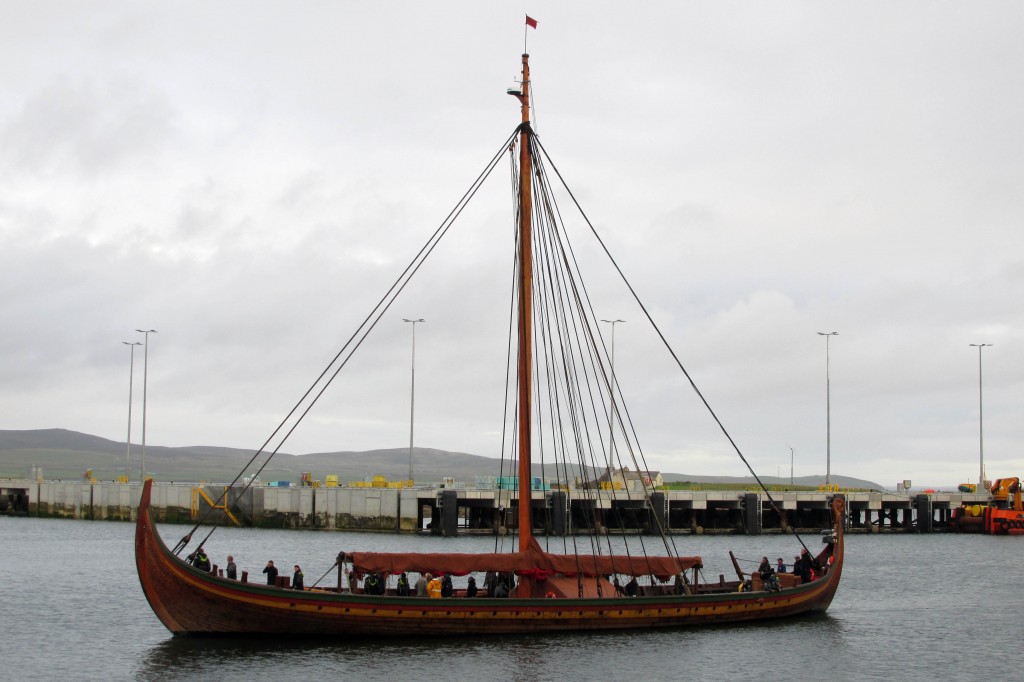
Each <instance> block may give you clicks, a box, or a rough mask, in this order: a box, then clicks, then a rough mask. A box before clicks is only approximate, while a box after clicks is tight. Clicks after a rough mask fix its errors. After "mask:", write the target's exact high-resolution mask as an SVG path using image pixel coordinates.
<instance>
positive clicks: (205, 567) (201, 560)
mask: <svg viewBox="0 0 1024 682" xmlns="http://www.w3.org/2000/svg"><path fill="white" fill-rule="evenodd" d="M189 559H191V560H192V565H193V566H195V567H196V568H198V569H199V570H200V571H206V572H207V573H209V572H210V568H211V566H210V557H208V556H206V550H205V549H203V548H202V547H200V548H199V549H197V550H196V551H195V553H194V554H192V555H190V556H189Z"/></svg>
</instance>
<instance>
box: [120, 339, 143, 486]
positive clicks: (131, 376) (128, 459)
mask: <svg viewBox="0 0 1024 682" xmlns="http://www.w3.org/2000/svg"><path fill="white" fill-rule="evenodd" d="M121 343H123V344H124V345H126V346H128V347H129V348H131V351H132V354H131V361H130V363H129V365H128V444H127V446H128V449H127V450H126V451H125V453H124V477H125V483H127V482H128V481H130V480H131V477H132V469H131V467H132V388H134V386H135V346H141V345H142V343H141V342H140V341H122V342H121Z"/></svg>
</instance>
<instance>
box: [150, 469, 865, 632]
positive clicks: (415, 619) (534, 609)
mask: <svg viewBox="0 0 1024 682" xmlns="http://www.w3.org/2000/svg"><path fill="white" fill-rule="evenodd" d="M151 487H152V481H147V482H146V485H145V487H144V489H143V493H142V501H141V502H140V504H139V515H138V522H137V525H136V532H135V561H136V565H137V568H138V573H139V581H140V582H141V583H142V590H143V592H144V593H145V595H146V599H147V600H148V601H149V604H150V606H151V607H152V608H153V611H154V612H155V613H156V615H157V617H158V618H159V619H160V621H161V622H162V623H163V624H164V625H165V626H166V627H167V628H168V629H169V630H170V631H171V632H173V633H174V634H180V635H220V634H260V635H305V636H310V635H317V636H331V635H344V636H346V637H351V636H353V635H470V634H473V635H479V634H483V633H492V634H511V633H534V632H573V631H585V630H608V629H631V628H652V627H671V626H685V625H702V624H712V623H735V622H741V621H754V620H767V619H776V618H784V617H789V616H796V615H799V614H805V613H813V612H822V611H825V610H826V609H827V608H828V606H829V604H830V603H831V601H832V597H833V595H834V594H835V591H836V588H837V587H838V585H839V578H840V575H841V573H842V569H843V518H844V504H845V503H844V501H843V499H842V498H836V501H835V502H834V504H833V512H834V518H835V533H836V540H835V542H834V543H833V544H832V545H830V546H828V547H827V548H826V549H825V550H824V551H823V552H822V554H821V555H819V560H820V561H822V562H823V563H826V562H827V560H828V558H829V556H831V558H832V561H833V563H832V566H831V568H830V569H829V571H828V572H827V573H826V574H825V576H824V577H822V578H820V579H818V580H816V581H814V582H811V583H808V584H806V585H800V586H797V587H791V588H787V589H784V590H782V591H780V592H729V593H719V594H696V595H662V596H656V597H634V598H629V597H606V598H595V599H562V598H560V599H517V598H510V599H487V598H474V599H465V598H462V599H459V598H449V599H425V598H415V597H396V596H390V595H389V596H375V595H363V594H349V593H337V592H332V591H320V590H305V591H294V590H286V589H280V588H274V587H267V586H264V585H256V584H252V583H239V582H236V581H233V580H226V579H223V578H217V577H214V576H212V575H210V574H208V573H203V572H201V571H198V570H196V569H195V568H193V567H191V566H189V565H187V564H186V563H185V562H184V561H182V560H181V559H178V558H177V557H176V556H174V555H173V554H172V553H171V551H170V550H169V549H168V548H167V546H166V545H165V544H164V542H163V541H162V540H161V539H160V537H159V535H158V534H157V533H156V530H155V528H154V525H153V522H152V520H151V518H150V514H149V502H150V491H151Z"/></svg>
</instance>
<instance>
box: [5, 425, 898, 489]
mask: <svg viewBox="0 0 1024 682" xmlns="http://www.w3.org/2000/svg"><path fill="white" fill-rule="evenodd" d="M125 450H126V446H125V443H123V442H117V441H112V440H107V439H106V438H100V437H98V436H91V435H89V434H85V433H78V432H76V431H68V430H66V429H39V430H33V431H13V430H0V478H25V477H27V476H29V471H30V469H31V467H33V466H36V467H42V470H43V476H44V477H45V478H48V479H56V478H63V479H80V478H82V476H83V474H84V473H85V472H86V470H91V471H92V475H93V477H95V478H96V479H98V480H107V481H111V480H114V479H116V478H117V477H118V476H120V475H122V474H124V469H125ZM141 455H142V446H141V445H139V444H138V443H132V452H131V467H132V473H131V478H132V480H138V477H139V465H140V463H141ZM252 455H253V451H252V450H243V449H239V448H220V447H210V446H190V447H183V448H169V447H162V446H158V445H148V444H147V445H146V470H147V471H148V472H149V475H151V476H153V477H154V478H155V479H157V480H160V481H206V482H212V483H227V482H230V481H231V480H233V479H234V478H235V476H236V475H237V474H238V472H239V471H241V470H242V467H243V466H245V464H246V462H248V461H249V459H250V458H251V457H252ZM265 457H266V456H265V455H261V456H260V457H259V459H258V460H257V462H256V464H254V465H253V466H251V467H247V468H246V473H253V472H255V471H256V469H257V468H258V467H259V465H261V464H262V463H263V462H264V461H265ZM505 466H506V471H505V472H504V475H510V472H509V471H507V467H508V463H507V462H506V463H505ZM500 467H501V463H500V462H499V461H498V460H496V459H494V458H492V457H481V456H479V455H470V454H466V453H462V452H448V451H446V450H436V449H433V448H415V449H414V450H413V472H414V475H415V479H416V481H417V482H420V483H430V482H437V481H440V480H442V479H443V478H444V477H446V476H452V477H454V478H455V479H456V480H458V481H464V482H469V483H472V482H473V481H474V479H475V477H476V476H498V475H501V474H502V472H501V471H500ZM306 471H308V472H310V473H312V474H313V478H314V479H316V480H320V481H323V480H324V479H325V477H326V476H327V474H334V475H336V476H338V480H339V481H341V482H343V483H344V482H348V481H361V480H364V478H365V477H367V476H372V475H378V476H386V477H387V478H388V479H389V480H393V481H396V480H401V479H404V478H406V476H407V475H408V473H409V449H408V448H388V449H383V450H369V451H363V452H351V451H342V452H318V453H312V454H307V455H291V454H286V453H278V454H277V455H275V456H274V458H273V460H271V464H270V465H269V466H268V467H267V468H266V469H264V470H263V472H262V473H261V474H260V479H261V480H263V481H275V480H284V481H292V482H293V483H296V482H298V481H299V478H300V476H301V474H302V472H306ZM534 475H537V476H539V475H540V468H539V467H534ZM663 477H664V479H665V481H666V482H669V481H690V482H693V483H733V484H735V485H736V487H738V488H742V487H745V486H747V485H749V484H752V483H753V482H754V480H753V478H751V477H729V476H687V475H685V474H673V473H664V472H663ZM762 480H763V481H764V482H765V484H766V485H776V484H780V483H781V484H787V483H788V482H789V479H788V478H783V479H777V478H775V477H773V476H768V477H762ZM832 480H833V482H835V483H837V484H838V485H840V486H842V487H849V488H868V489H872V488H873V489H878V490H881V489H882V486H880V485H878V484H877V483H872V482H871V481H863V480H860V479H855V478H849V477H845V476H833V477H832ZM822 482H823V480H822V478H821V477H814V476H804V477H801V478H799V479H796V480H794V483H795V484H796V485H798V486H818V485H819V484H821V483H822Z"/></svg>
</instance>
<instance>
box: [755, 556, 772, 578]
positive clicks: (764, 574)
mask: <svg viewBox="0 0 1024 682" xmlns="http://www.w3.org/2000/svg"><path fill="white" fill-rule="evenodd" d="M773 572H774V569H773V568H772V564H771V562H770V561H768V557H766V556H763V557H761V565H760V566H758V567H757V573H758V575H760V576H761V580H768V576H770V575H771V574H772V573H773Z"/></svg>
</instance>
